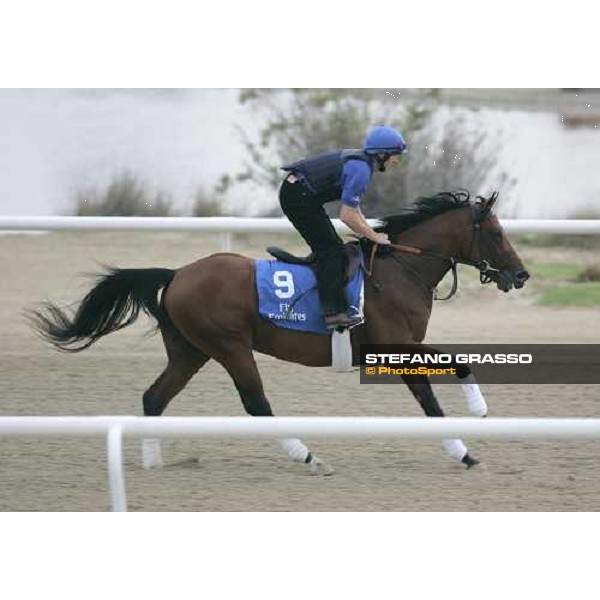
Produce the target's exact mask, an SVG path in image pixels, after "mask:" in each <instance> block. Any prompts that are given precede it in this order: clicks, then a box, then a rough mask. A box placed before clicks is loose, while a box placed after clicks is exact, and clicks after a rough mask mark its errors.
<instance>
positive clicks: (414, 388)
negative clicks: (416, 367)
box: [404, 375, 479, 469]
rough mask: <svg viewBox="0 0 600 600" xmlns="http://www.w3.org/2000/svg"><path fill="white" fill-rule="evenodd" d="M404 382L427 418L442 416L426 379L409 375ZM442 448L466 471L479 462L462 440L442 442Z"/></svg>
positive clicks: (442, 412)
mask: <svg viewBox="0 0 600 600" xmlns="http://www.w3.org/2000/svg"><path fill="white" fill-rule="evenodd" d="M404 382H405V383H406V385H407V386H408V388H409V389H410V391H411V392H412V394H413V396H414V397H415V398H416V400H417V402H418V403H419V404H420V405H421V408H422V409H423V412H424V413H425V414H426V415H427V416H428V417H443V416H444V411H442V408H441V407H440V405H439V402H438V401H437V398H436V397H435V394H434V393H433V389H432V388H431V384H430V383H429V379H428V378H427V377H415V376H410V375H409V376H407V377H405V378H404ZM442 446H443V447H444V450H446V452H447V453H448V454H449V455H450V456H451V457H452V458H454V459H455V460H457V461H459V462H461V463H462V464H464V465H465V466H466V467H467V469H468V468H470V467H472V466H474V465H476V464H478V462H479V461H477V460H475V459H474V458H473V457H471V456H470V455H469V452H468V450H467V447H466V446H465V444H464V443H463V441H462V440H459V439H453V440H450V439H448V440H442Z"/></svg>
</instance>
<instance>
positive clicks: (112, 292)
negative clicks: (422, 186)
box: [29, 190, 529, 474]
mask: <svg viewBox="0 0 600 600" xmlns="http://www.w3.org/2000/svg"><path fill="white" fill-rule="evenodd" d="M497 196H498V195H497V193H494V194H492V196H490V197H489V198H483V197H477V199H476V200H475V201H471V200H470V195H469V193H468V192H467V191H466V190H458V191H456V192H444V193H440V194H437V195H435V196H432V197H429V198H419V199H418V200H417V201H416V202H415V203H414V205H413V206H412V209H410V210H409V211H408V212H406V213H405V214H402V215H397V216H389V217H385V218H383V219H382V220H381V221H380V225H379V226H377V227H376V231H380V232H385V233H387V234H388V235H389V238H390V241H391V242H392V245H391V246H387V247H384V248H383V250H384V251H383V252H381V251H380V252H377V251H376V250H377V248H373V245H372V243H371V242H368V241H367V240H361V242H360V243H361V244H362V245H363V247H364V249H365V251H366V253H367V257H370V260H369V259H368V260H367V269H366V270H367V276H366V280H365V290H364V312H365V320H364V323H363V324H362V325H360V326H358V327H355V328H354V329H353V330H352V332H351V343H352V355H353V364H354V365H358V364H359V362H360V345H361V344H367V343H370V344H405V343H408V344H415V343H419V344H420V343H421V342H422V341H423V339H424V337H425V333H426V331H427V324H428V322H429V317H430V315H431V310H432V302H433V300H434V294H435V289H436V286H437V285H438V283H439V282H440V281H441V280H442V278H443V277H444V276H445V275H446V273H447V272H448V271H449V270H450V269H452V271H453V274H454V277H455V281H454V286H453V289H454V290H455V288H456V264H457V263H464V264H468V265H471V266H474V267H477V268H478V269H479V270H480V271H481V281H482V282H483V283H486V282H490V281H494V282H495V283H496V284H497V286H498V288H499V289H500V290H502V291H504V292H507V291H509V290H510V289H512V288H513V287H514V288H520V287H522V286H523V285H524V284H525V282H526V280H527V279H528V278H529V274H528V273H527V271H526V270H525V268H524V266H523V263H522V262H521V259H520V258H519V257H518V255H517V253H516V252H515V250H514V249H513V247H512V246H511V244H510V242H509V240H508V239H507V237H506V235H505V233H504V230H503V229H502V226H501V225H500V223H499V221H498V218H497V216H496V215H495V214H494V213H493V212H492V207H493V205H494V203H495V201H496V199H497ZM354 243H356V242H354ZM161 292H162V293H161ZM159 296H160V300H159ZM257 303H258V300H257V291H256V285H255V269H254V260H253V259H251V258H248V257H245V256H242V255H239V254H233V253H218V254H213V255H211V256H208V257H205V258H202V259H200V260H197V261H196V262H193V263H191V264H188V265H186V266H184V267H182V268H180V269H177V270H172V269H163V268H148V269H120V268H111V269H109V271H108V272H107V273H105V274H103V275H102V276H101V277H100V279H99V281H98V282H97V284H96V285H95V286H94V287H93V288H92V289H91V290H90V291H89V292H88V293H87V295H86V296H85V297H84V298H83V300H82V301H81V302H80V304H79V305H78V308H77V310H76V312H75V314H74V315H71V314H69V313H68V312H66V311H65V310H63V309H61V308H59V307H57V306H56V305H54V304H52V303H49V302H47V303H45V304H44V305H43V307H42V308H40V309H39V310H34V311H30V312H29V316H30V318H31V319H32V321H33V325H34V327H35V328H36V329H37V331H38V332H39V333H41V334H42V336H43V337H44V338H45V339H46V340H47V341H49V342H50V343H51V344H53V345H54V346H55V347H56V348H58V349H60V350H65V351H69V352H79V351H81V350H85V349H86V348H88V347H89V346H91V345H92V344H93V343H95V342H96V341H98V340H99V339H100V338H102V337H103V336H105V335H107V334H109V333H112V332H114V331H118V330H119V329H122V328H124V327H126V326H128V325H129V324H131V323H133V322H134V321H135V320H136V319H137V318H138V316H139V313H140V310H141V311H143V312H145V313H147V314H148V315H150V316H151V317H153V318H154V319H155V320H156V322H157V328H158V329H160V332H161V335H162V338H163V342H164V345H165V349H166V354H167V359H168V360H167V365H166V368H165V369H164V371H163V372H162V373H161V374H160V375H159V376H158V378H157V379H156V380H155V381H154V383H153V384H152V385H151V386H150V387H149V388H148V389H147V390H146V392H145V393H144V395H143V411H144V415H146V416H159V415H162V414H163V412H164V411H165V409H166V408H167V405H168V404H169V402H170V401H171V400H172V399H173V398H174V397H175V396H176V395H177V394H178V393H179V392H180V391H181V390H182V389H183V388H184V387H185V386H186V384H187V383H188V382H189V381H190V379H191V378H192V376H193V375H194V374H195V373H197V371H198V370H199V369H200V368H201V367H202V366H203V365H205V364H206V363H207V362H208V361H209V360H210V359H214V360H216V361H217V362H219V363H220V364H221V365H222V366H223V367H224V368H225V369H226V370H227V372H228V373H229V375H230V376H231V378H232V379H233V382H234V384H235V387H236V388H237V391H238V393H239V395H240V398H241V400H242V404H243V406H244V409H245V410H246V412H247V413H248V414H250V415H252V416H255V417H266V416H271V415H273V412H272V410H271V406H270V404H269V401H268V400H267V398H266V397H265V394H264V391H263V384H262V381H261V376H260V374H259V371H258V368H257V365H256V362H255V360H254V356H253V351H254V350H255V351H257V352H261V353H263V354H268V355H270V356H274V357H276V358H279V359H281V360H285V361H291V362H293V363H299V364H302V365H306V366H309V367H325V366H330V365H331V364H332V355H331V345H330V338H329V336H325V335H319V334H313V333H304V332H296V331H291V330H286V329H282V328H279V327H276V326H274V325H272V324H271V323H269V322H267V321H266V320H264V319H263V318H261V317H260V316H259V314H258V307H257ZM424 348H425V347H424ZM457 376H458V377H459V379H460V380H461V383H462V384H463V390H464V392H465V394H466V396H467V402H468V406H469V411H470V412H471V413H472V414H474V415H477V416H485V414H486V412H487V406H486V404H485V400H484V398H483V396H482V394H481V392H480V390H479V387H478V385H477V382H476V380H475V378H474V377H473V375H472V374H471V372H470V370H469V369H468V367H467V366H465V365H463V366H461V370H460V371H459V372H458V373H457ZM404 383H405V384H406V385H407V386H408V387H409V389H410V391H411V392H412V394H413V395H414V396H415V398H416V400H417V401H418V403H419V404H420V405H421V407H422V409H423V411H424V412H425V414H426V415H427V416H429V417H443V416H444V413H443V411H442V409H441V407H440V405H439V403H438V401H437V398H436V397H435V395H434V393H433V391H432V387H431V385H430V382H429V380H428V378H427V377H426V376H408V377H405V378H404ZM148 443H149V444H150V443H151V442H150V441H148ZM154 443H157V441H154ZM279 443H280V445H281V447H282V448H283V450H284V451H285V452H287V454H288V456H289V457H290V458H291V459H292V460H294V461H297V462H303V463H306V464H307V465H309V467H310V469H311V471H312V472H317V473H318V472H321V473H323V474H328V473H330V472H331V469H330V468H329V467H328V466H327V465H325V463H323V462H322V461H320V460H319V459H318V458H317V457H316V456H314V455H313V454H312V453H311V452H310V451H309V450H308V448H307V447H306V446H305V445H304V444H303V443H302V442H301V441H300V440H297V439H285V440H279ZM444 447H445V449H446V451H447V452H448V453H449V454H450V455H451V456H452V457H453V458H455V459H456V460H458V461H460V462H462V463H463V464H464V465H466V466H467V468H468V467H471V466H473V465H475V464H477V462H478V461H477V460H475V459H474V458H472V457H471V456H470V455H469V453H468V452H467V448H466V446H465V445H464V444H463V443H462V441H460V440H445V441H444ZM157 450H158V448H157V447H155V448H154V450H152V446H149V449H147V454H149V455H150V458H148V457H147V460H145V462H146V465H145V466H147V467H152V466H158V465H159V464H160V458H159V454H158V453H157ZM152 452H155V453H156V455H155V456H154V457H152Z"/></svg>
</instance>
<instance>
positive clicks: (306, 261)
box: [267, 242, 361, 283]
mask: <svg viewBox="0 0 600 600" xmlns="http://www.w3.org/2000/svg"><path fill="white" fill-rule="evenodd" d="M344 250H345V251H346V256H347V257H348V268H347V269H346V276H345V283H348V282H349V281H351V280H352V278H353V277H354V276H355V275H356V271H358V269H359V268H360V263H361V261H360V244H359V242H348V243H347V244H344ZM267 252H268V253H269V254H270V255H271V256H272V257H273V258H276V259H277V260H280V261H281V262H284V263H288V264H291V265H304V266H306V267H310V268H311V269H313V270H315V269H316V266H317V257H316V256H315V255H314V253H311V254H309V255H308V256H295V255H294V254H291V253H290V252H288V251H287V250H284V249H283V248H278V247H277V246H269V247H268V248H267Z"/></svg>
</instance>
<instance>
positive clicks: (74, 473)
mask: <svg viewBox="0 0 600 600" xmlns="http://www.w3.org/2000/svg"><path fill="white" fill-rule="evenodd" d="M273 241H277V240H272V239H268V240H261V239H256V238H254V239H249V238H239V237H238V238H236V240H235V250H236V251H240V252H244V253H247V254H250V255H252V256H256V257H264V253H263V252H262V251H261V249H262V247H263V245H267V244H269V243H271V242H273ZM280 241H281V240H280ZM288 247H291V248H292V249H297V250H298V249H301V246H300V245H294V244H292V245H290V244H288ZM218 250H219V244H218V238H217V237H216V236H206V235H205V236H201V235H193V234H175V233H173V234H167V233H164V234H158V233H145V234H142V233H135V234H132V233H119V234H115V233H86V234H83V233H60V234H43V235H0V273H1V275H2V283H1V284H0V285H1V289H2V294H1V299H2V302H1V303H0V340H1V343H0V381H1V383H2V385H1V388H0V390H1V391H0V413H1V414H3V415H101V414H134V415H135V414H141V395H142V393H143V392H144V390H145V389H146V388H147V387H148V385H149V384H150V383H151V382H152V381H153V380H154V378H155V377H156V376H157V375H158V374H159V373H160V371H161V370H162V368H163V365H164V362H165V358H164V353H163V348H162V344H161V341H160V338H159V337H156V336H154V337H148V336H145V335H144V334H145V332H146V331H147V329H148V327H149V325H150V321H149V320H147V319H146V318H141V319H140V321H139V323H137V324H136V325H134V326H133V327H131V328H129V329H128V330H125V331H123V332H120V333H118V334H115V335H112V336H109V337H108V338H105V339H104V340H102V341H101V342H100V343H99V344H97V345H96V346H94V347H92V348H91V349H90V350H88V351H86V352H83V353H81V354H78V355H72V356H70V355H64V354H60V353H57V352H55V351H53V350H51V349H49V348H48V347H47V346H44V345H43V344H42V342H41V341H40V340H39V339H38V338H37V337H36V336H35V335H34V334H33V333H32V332H31V331H30V330H29V328H28V326H27V324H26V322H25V320H24V319H23V318H22V316H21V311H22V310H23V308H25V307H27V306H31V305H32V304H33V303H35V302H37V301H40V300H42V299H44V298H50V299H52V300H53V301H58V302H61V303H70V302H73V301H74V300H76V299H78V298H79V297H81V295H82V293H83V292H84V291H85V290H86V288H87V286H88V283H89V282H88V281H86V280H85V279H82V278H81V277H79V274H80V273H82V272H83V273H86V272H97V271H98V270H99V264H100V263H105V264H114V265H117V266H122V267H149V266H166V267H178V266H181V265H183V264H185V263H187V262H191V261H192V260H194V259H195V258H197V257H200V256H203V255H206V254H208V253H211V252H215V251H218ZM535 252H538V253H539V252H540V251H539V250H538V251H534V250H528V251H525V252H524V253H523V254H524V258H525V259H527V258H528V253H529V255H530V257H533V258H535V256H534V254H535ZM585 259H586V256H585V255H583V254H578V255H577V256H576V257H575V258H573V257H571V259H570V260H571V261H573V260H585ZM461 286H462V287H461V289H462V292H461V293H460V294H459V297H458V298H457V299H455V300H454V301H452V302H448V303H441V304H438V305H437V306H436V309H435V311H434V315H433V318H432V321H431V323H430V328H429V334H428V338H427V341H429V342H430V343H432V344H435V343H443V342H444V343H450V342H455V343H459V342H473V341H487V342H521V341H522V342H525V341H531V342H538V343H540V342H556V343H567V342H578V341H582V342H586V343H592V342H594V343H595V342H597V341H598V334H599V333H600V310H599V309H597V308H594V309H560V310H557V309H545V308H539V307H537V306H535V305H534V295H533V293H532V292H531V291H525V292H524V293H520V294H519V293H517V294H515V293H512V294H509V295H502V294H501V293H500V292H498V291H497V290H494V289H491V288H485V289H484V288H480V287H479V286H478V284H477V283H475V281H474V279H473V277H472V276H470V275H469V274H467V273H465V274H464V275H463V276H462V277H461ZM258 361H259V366H260V368H261V371H262V374H263V379H264V383H265V387H266V391H267V394H268V396H269V398H270V400H271V403H272V405H273V408H274V410H275V412H276V413H277V414H279V415H323V416H325V415H374V416H392V415H393V416H420V415H421V412H420V409H419V408H418V406H417V405H416V403H415V401H414V400H413V398H412V396H411V395H410V393H409V392H408V390H407V389H406V388H405V387H404V386H364V385H363V386H361V385H359V383H358V373H350V374H335V373H332V372H331V371H330V370H329V369H309V368H305V367H300V366H297V365H293V364H287V363H283V362H280V361H276V360H274V359H271V358H269V357H265V356H261V355H258ZM482 389H483V391H484V394H485V395H486V397H487V400H488V404H489V406H490V410H491V414H492V415H497V416H527V417H542V416H546V417H592V416H598V400H599V398H600V396H599V392H600V386H580V387H577V388H575V387H569V386H492V385H488V386H482ZM436 392H437V394H438V398H439V400H440V402H441V404H442V406H443V408H444V409H445V410H446V413H447V414H448V415H452V416H464V415H465V414H466V405H465V402H464V399H463V397H462V394H461V391H460V389H459V388H458V386H438V387H437V388H436ZM167 414H169V415H206V416H213V415H242V414H244V412H243V409H242V406H241V403H240V401H239V398H238V396H237V393H236V392H235V389H234V387H233V383H232V382H231V380H230V379H229V377H228V376H227V374H226V373H225V372H224V371H223V369H222V368H221V367H220V366H219V365H218V364H216V363H214V362H210V363H209V364H208V365H207V366H205V367H204V368H203V369H202V370H201V371H200V373H199V374H198V375H197V376H196V377H195V378H194V379H193V380H192V382H191V383H190V384H189V386H188V388H186V389H185V390H184V391H183V392H182V394H180V396H178V397H177V398H176V399H175V400H174V401H173V403H172V404H171V406H170V407H169V410H168V412H167ZM309 446H310V447H311V448H312V449H313V450H314V451H315V452H316V453H317V454H318V455H319V456H321V457H322V458H323V459H325V460H326V461H327V462H329V463H331V464H332V465H333V466H334V467H335V469H336V474H335V476H333V477H330V478H321V477H311V476H309V475H308V474H307V472H306V470H305V468H304V467H303V466H302V465H293V464H291V463H289V462H288V460H287V458H286V457H285V456H283V455H281V454H280V453H279V451H278V450H277V448H276V447H275V446H274V444H272V443H270V442H239V441H223V442H218V441H208V442H201V441H197V440H196V441H194V440H182V441H177V440H166V441H165V442H164V443H163V452H164V457H165V460H166V462H167V467H166V468H165V469H163V470H162V471H157V472H146V471H144V470H142V468H141V465H140V448H139V443H138V442H136V441H133V440H131V441H129V440H128V441H127V442H126V444H125V448H126V455H125V460H126V481H127V492H128V500H129V506H130V510H140V511H154V510H176V511H179V510H188V511H242V510H254V511H262V510H270V511H288V510H305V511H306V510H308V511H311V510H324V511H345V510H350V511H363V510H367V511H381V510H391V511H402V510H438V511H439V510H447V511H455V510H456V511H464V510H530V511H531V510H533V511H539V510H588V511H589V510H598V508H600V477H599V476H598V474H599V473H600V457H599V451H600V445H599V444H597V443H595V442H572V443H571V442H568V443H563V442H561V443H559V442H556V443H549V442H546V443H538V442H532V443H522V442H511V443H505V442H503V443H499V442H494V443H492V442H481V441H470V442H468V446H469V448H470V451H471V453H472V454H473V455H474V456H476V457H477V458H479V459H481V460H482V462H483V468H478V469H474V470H471V471H465V470H463V469H462V468H461V467H460V466H459V465H457V464H455V463H454V462H453V461H451V459H449V458H448V457H447V456H446V455H445V453H444V452H443V450H442V448H441V447H440V445H439V444H437V443H435V442H415V443H410V444H409V443H405V442H391V443H390V442H387V441H386V442H381V441H377V440H373V441H360V442H341V441H335V442H325V441H319V442H313V443H309ZM196 458H199V461H195V460H190V459H196ZM108 507H109V498H108V490H107V472H106V455H105V449H104V442H103V441H101V440H97V439H87V440H86V439H70V440H66V439H53V440H48V439H35V440H32V439H8V440H7V439H4V440H0V510H3V511H17V510H27V511H44V510H46V511H65V510H79V511H104V510H107V509H108Z"/></svg>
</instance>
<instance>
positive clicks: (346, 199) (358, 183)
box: [341, 160, 373, 208]
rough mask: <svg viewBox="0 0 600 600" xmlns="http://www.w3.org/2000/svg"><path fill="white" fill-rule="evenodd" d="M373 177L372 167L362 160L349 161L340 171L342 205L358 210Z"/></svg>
mask: <svg viewBox="0 0 600 600" xmlns="http://www.w3.org/2000/svg"><path fill="white" fill-rule="evenodd" d="M372 176H373V170H372V167H371V166H370V165H369V164H368V163H366V162H365V161H364V160H349V161H347V162H346V164H345V165H344V170H343V171H342V179H341V184H342V197H341V201H342V204H346V205H347V206H351V207H352V208H358V207H359V206H360V200H361V198H362V195H363V194H364V193H365V192H366V191H367V188H368V187H369V184H370V183H371V177H372Z"/></svg>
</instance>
